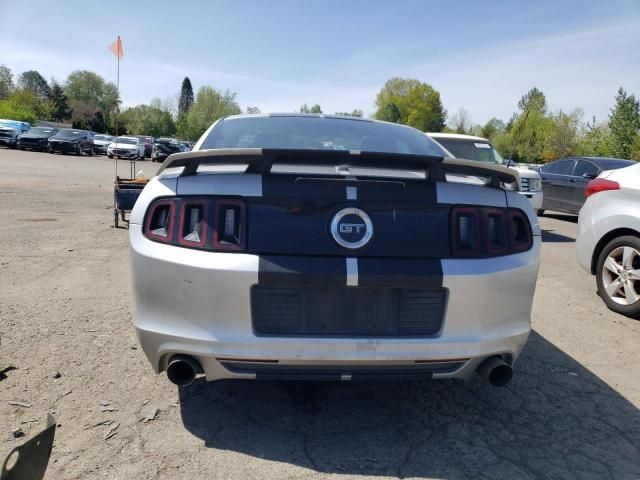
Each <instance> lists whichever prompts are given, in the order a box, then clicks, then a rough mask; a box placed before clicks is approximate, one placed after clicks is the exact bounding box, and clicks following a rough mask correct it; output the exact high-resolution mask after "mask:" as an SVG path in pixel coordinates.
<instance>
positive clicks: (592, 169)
mask: <svg viewBox="0 0 640 480" xmlns="http://www.w3.org/2000/svg"><path fill="white" fill-rule="evenodd" d="M635 163H636V162H634V161H633V160H623V159H621V158H606V157H573V158H562V159H560V160H556V161H555V162H551V163H547V164H546V165H544V166H543V167H542V168H540V177H541V178H542V191H543V192H544V197H543V199H542V208H541V209H540V210H538V215H542V214H543V213H544V211H545V210H557V211H559V212H565V213H573V214H578V212H580V209H581V208H582V204H583V203H584V201H585V196H584V192H585V190H586V188H587V184H588V183H589V182H590V181H591V180H593V179H594V178H596V177H597V176H598V175H600V173H602V172H603V171H605V170H617V169H618V168H624V167H628V166H629V165H633V164H635Z"/></svg>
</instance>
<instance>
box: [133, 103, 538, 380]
mask: <svg viewBox="0 0 640 480" xmlns="http://www.w3.org/2000/svg"><path fill="white" fill-rule="evenodd" d="M469 179H472V180H473V181H467V180H469ZM478 179H480V180H481V181H478ZM517 191H518V178H517V176H514V174H513V173H512V172H511V171H510V170H508V169H506V168H504V167H501V166H494V165H484V164H481V163H479V162H472V161H465V160H458V159H450V158H444V153H443V151H442V150H441V148H440V147H438V145H437V144H435V142H433V141H432V140H431V139H429V138H428V137H426V136H425V135H424V134H423V133H421V132H419V131H418V130H415V129H413V128H410V127H406V126H402V125H396V124H390V123H384V122H377V121H372V120H367V119H358V118H350V117H339V116H326V115H296V114H283V115H275V114H272V115H249V116H242V115H240V116H233V117H226V118H223V119H220V120H219V121H217V122H216V123H215V124H214V125H212V126H211V128H210V129H209V130H208V131H207V132H206V133H205V134H204V135H203V136H202V138H201V139H200V140H199V141H198V143H197V144H196V146H195V147H194V149H193V151H191V152H188V153H179V154H174V155H171V156H170V157H169V158H168V159H167V160H166V161H165V162H164V164H163V165H162V167H161V168H160V170H159V171H158V174H157V176H156V177H155V178H153V179H152V180H151V181H150V182H149V184H148V185H147V186H146V187H145V189H144V190H143V192H142V194H141V196H140V198H139V200H138V201H137V203H136V205H135V208H134V210H133V212H132V214H131V223H130V226H129V229H130V230H129V236H130V242H131V262H132V272H133V293H134V301H135V314H134V324H135V328H136V331H137V335H138V338H139V340H140V343H141V345H142V348H143V350H144V352H145V353H146V355H147V357H148V358H149V360H150V362H151V364H152V366H153V368H154V370H155V371H156V372H161V371H166V372H167V376H168V377H169V379H170V380H171V381H173V382H174V383H176V384H179V385H185V384H188V383H189V382H191V381H192V380H193V379H194V377H195V376H196V375H198V374H204V376H205V377H206V379H207V380H210V381H211V380H218V379H223V378H238V379H254V378H255V379H261V378H277V379H328V380H357V379H377V378H389V377H391V378H468V377H470V376H471V375H472V374H473V373H474V372H478V373H480V374H481V375H482V376H483V377H485V378H487V379H488V380H489V381H490V382H491V383H493V384H494V385H503V384H505V383H506V382H508V381H509V379H510V378H511V375H512V366H513V364H514V362H515V360H516V358H517V357H518V355H519V354H520V352H521V350H522V348H523V346H524V344H525V342H526V340H527V337H528V335H529V332H530V315H531V303H532V298H533V294H534V290H535V284H536V277H537V273H538V264H539V257H540V227H539V225H538V221H537V218H536V216H535V214H534V212H533V210H532V209H531V206H530V205H529V202H528V201H527V199H526V198H524V197H522V196H521V195H518V193H517Z"/></svg>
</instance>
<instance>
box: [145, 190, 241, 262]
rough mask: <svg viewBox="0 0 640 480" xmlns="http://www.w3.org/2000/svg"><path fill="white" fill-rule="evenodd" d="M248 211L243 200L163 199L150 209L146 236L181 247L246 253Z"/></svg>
mask: <svg viewBox="0 0 640 480" xmlns="http://www.w3.org/2000/svg"><path fill="white" fill-rule="evenodd" d="M245 211H246V207H245V203H244V201H242V200H240V199H230V198H217V197H172V198H161V199H158V200H155V201H154V202H152V203H151V205H150V206H149V208H148V209H147V213H146V217H145V221H144V228H143V234H144V236H145V237H147V238H148V239H150V240H153V241H156V242H160V243H167V244H170V245H175V246H179V247H187V248H197V249H201V250H213V251H242V250H244V249H245V246H246V222H245V217H246V214H245Z"/></svg>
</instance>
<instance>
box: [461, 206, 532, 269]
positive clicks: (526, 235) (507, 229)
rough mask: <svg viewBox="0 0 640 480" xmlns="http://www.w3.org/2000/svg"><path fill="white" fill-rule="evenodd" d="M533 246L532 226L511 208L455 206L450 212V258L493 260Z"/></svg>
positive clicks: (520, 211) (519, 211)
mask: <svg viewBox="0 0 640 480" xmlns="http://www.w3.org/2000/svg"><path fill="white" fill-rule="evenodd" d="M532 245H533V234H532V231H531V224H530V223H529V219H528V218H527V216H526V214H525V213H524V212H523V211H522V210H518V209H514V208H493V207H471V206H458V207H454V208H453V209H452V210H451V255H452V256H453V257H479V258H482V257H495V256H500V255H508V254H511V253H517V252H524V251H526V250H529V249H530V248H531V246H532Z"/></svg>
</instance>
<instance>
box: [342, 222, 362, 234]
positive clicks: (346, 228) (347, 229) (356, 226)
mask: <svg viewBox="0 0 640 480" xmlns="http://www.w3.org/2000/svg"><path fill="white" fill-rule="evenodd" d="M363 228H366V225H365V224H364V223H340V233H353V232H354V231H355V233H357V234H359V233H360V230H361V229H363Z"/></svg>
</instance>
